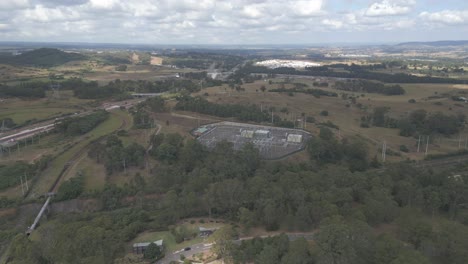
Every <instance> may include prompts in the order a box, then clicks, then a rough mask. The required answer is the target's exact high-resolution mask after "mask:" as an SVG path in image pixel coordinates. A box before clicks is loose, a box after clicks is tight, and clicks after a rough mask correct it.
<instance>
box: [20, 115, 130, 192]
mask: <svg viewBox="0 0 468 264" xmlns="http://www.w3.org/2000/svg"><path fill="white" fill-rule="evenodd" d="M118 111H120V110H118ZM121 125H122V119H121V118H120V117H119V115H118V114H116V113H115V112H112V114H111V116H110V117H109V119H107V120H106V121H104V122H103V123H102V124H100V125H99V126H97V127H96V128H95V129H93V130H92V131H91V132H89V133H87V134H86V135H84V136H82V137H80V138H77V139H76V140H75V141H74V143H71V144H70V145H71V147H70V148H69V149H66V150H64V152H63V154H61V155H59V156H58V157H56V158H55V159H54V160H53V161H52V162H51V164H50V165H49V168H48V169H46V170H45V171H44V172H43V173H42V174H41V175H40V176H39V177H38V179H37V181H36V183H35V184H34V186H33V187H32V191H31V193H30V195H29V196H30V197H37V196H40V195H42V194H44V193H47V192H48V190H49V188H50V187H51V186H52V184H53V183H54V181H55V180H56V179H57V177H58V175H59V174H60V173H61V171H62V169H63V168H64V166H65V164H66V163H67V162H69V161H71V160H73V161H76V159H77V158H79V157H80V156H81V154H83V152H84V151H85V150H86V147H87V146H88V144H89V143H91V142H92V141H94V140H96V139H98V138H99V137H101V136H104V135H107V134H109V133H111V132H113V131H115V130H117V129H119V127H121ZM62 181H63V179H62Z"/></svg>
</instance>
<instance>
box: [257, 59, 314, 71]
mask: <svg viewBox="0 0 468 264" xmlns="http://www.w3.org/2000/svg"><path fill="white" fill-rule="evenodd" d="M255 65H257V66H265V67H268V68H271V69H276V68H281V67H289V68H296V69H298V68H306V67H320V66H322V65H321V64H320V63H316V62H310V61H300V60H265V61H259V62H257V63H255Z"/></svg>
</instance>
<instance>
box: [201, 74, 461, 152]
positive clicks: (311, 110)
mask: <svg viewBox="0 0 468 264" xmlns="http://www.w3.org/2000/svg"><path fill="white" fill-rule="evenodd" d="M327 80H328V79H327V78H300V77H296V76H295V77H294V78H293V80H291V81H290V82H291V83H286V84H284V85H285V88H293V84H292V83H294V82H301V83H306V84H308V85H309V88H316V87H313V82H314V81H327ZM283 82H284V78H276V79H272V84H269V82H268V80H267V81H263V80H261V81H256V82H254V83H247V84H244V85H242V88H244V89H245V91H239V92H237V91H235V90H232V89H230V88H229V87H228V86H227V85H224V86H219V87H210V88H206V89H203V91H201V92H199V93H198V95H200V96H204V97H205V98H206V99H207V100H209V101H210V102H213V103H217V104H233V103H239V104H256V105H261V106H262V107H263V109H269V108H270V107H273V108H274V113H275V114H278V115H279V116H280V117H281V118H284V119H287V120H291V121H293V120H295V119H297V117H300V116H301V114H302V113H304V114H305V116H306V117H311V116H312V117H314V118H315V125H313V124H307V128H306V130H307V131H309V132H312V133H317V132H318V127H319V126H320V124H321V123H326V122H328V121H330V122H332V123H333V124H335V125H336V126H338V127H339V129H335V134H337V135H338V136H358V137H361V138H363V139H365V140H366V141H367V142H368V145H369V146H370V149H371V153H370V154H371V155H372V156H373V155H376V154H379V152H380V148H381V146H382V142H383V141H384V140H385V141H386V142H387V149H390V150H393V151H395V152H399V148H400V145H406V146H407V147H408V148H409V150H410V152H409V153H399V155H402V157H405V156H406V157H410V158H418V159H420V158H423V157H424V154H423V153H422V152H420V153H416V150H417V139H415V138H412V137H402V136H399V130H398V129H391V128H382V127H370V128H363V127H361V126H360V123H361V117H363V116H368V115H371V114H372V112H373V109H374V108H375V107H379V106H385V107H389V108H390V110H389V115H390V116H391V117H393V118H397V119H398V118H401V117H404V116H406V115H407V114H408V113H410V112H411V111H414V110H417V109H425V110H426V111H428V112H437V111H441V112H444V113H446V114H454V115H455V114H457V113H461V114H465V115H467V116H468V105H467V107H465V104H463V103H460V102H455V101H452V100H451V99H450V98H449V97H450V95H451V94H458V93H459V92H460V91H463V90H461V89H454V88H453V85H452V84H401V86H402V87H403V88H404V89H405V90H406V94H404V95H398V96H386V95H380V94H374V93H353V92H346V91H339V90H336V89H334V88H319V89H323V90H326V91H332V92H336V93H338V95H339V96H338V97H326V96H322V97H320V98H316V97H314V96H313V95H309V94H303V93H294V94H292V96H290V95H288V93H276V92H269V91H268V90H270V89H276V88H279V87H281V86H282V84H281V83H283ZM330 82H331V84H330V85H333V81H330ZM262 85H265V87H266V89H267V91H266V92H261V90H260V87H261V86H262ZM205 93H208V96H206V95H205ZM343 93H346V94H348V99H343V98H342V97H341V95H342V94H343ZM443 94H448V96H442V95H443ZM350 97H355V98H356V101H355V103H353V102H352V101H351V100H350V99H349V98H350ZM410 99H415V100H416V103H409V102H408V100H410ZM358 106H360V107H358ZM323 110H327V111H328V116H322V115H320V112H321V111H323ZM466 136H468V132H467V131H463V132H462V133H461V134H460V135H454V136H453V137H452V138H442V137H440V138H437V139H436V140H434V141H432V140H431V142H430V144H429V153H430V154H436V153H446V152H449V151H455V150H457V149H458V140H459V138H462V139H464V138H466ZM462 146H463V145H462ZM400 159H401V157H399V156H391V155H387V160H389V161H391V160H400Z"/></svg>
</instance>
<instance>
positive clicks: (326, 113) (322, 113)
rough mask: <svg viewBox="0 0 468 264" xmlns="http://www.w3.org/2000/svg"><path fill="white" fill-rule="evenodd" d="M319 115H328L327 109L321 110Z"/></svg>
mask: <svg viewBox="0 0 468 264" xmlns="http://www.w3.org/2000/svg"><path fill="white" fill-rule="evenodd" d="M320 115H321V116H328V111H327V110H323V111H321V112H320Z"/></svg>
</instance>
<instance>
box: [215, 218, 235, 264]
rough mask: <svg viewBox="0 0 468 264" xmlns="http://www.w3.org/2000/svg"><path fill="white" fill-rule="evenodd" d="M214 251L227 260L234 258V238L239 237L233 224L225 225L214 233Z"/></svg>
mask: <svg viewBox="0 0 468 264" xmlns="http://www.w3.org/2000/svg"><path fill="white" fill-rule="evenodd" d="M212 237H213V241H214V242H215V244H214V245H213V248H212V249H213V252H214V253H215V254H217V255H218V257H221V258H224V260H225V261H226V262H229V261H230V260H231V259H232V256H231V253H232V249H233V247H234V243H233V242H232V240H233V239H235V238H236V237H237V233H236V231H235V230H234V228H232V227H231V226H224V227H222V228H220V229H218V230H216V232H214V234H213V236H212Z"/></svg>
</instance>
